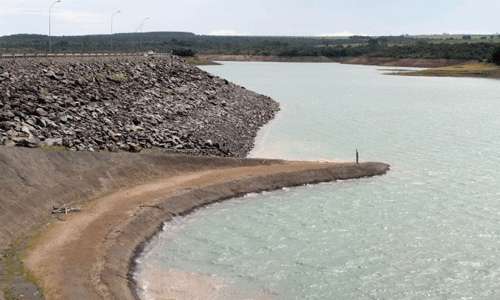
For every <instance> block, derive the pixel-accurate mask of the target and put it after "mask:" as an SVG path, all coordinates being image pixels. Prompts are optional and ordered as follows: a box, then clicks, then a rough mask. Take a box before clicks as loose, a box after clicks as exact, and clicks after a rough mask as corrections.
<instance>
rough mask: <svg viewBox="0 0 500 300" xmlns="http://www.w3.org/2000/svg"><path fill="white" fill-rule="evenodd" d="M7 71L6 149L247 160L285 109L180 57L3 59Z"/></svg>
mask: <svg viewBox="0 0 500 300" xmlns="http://www.w3.org/2000/svg"><path fill="white" fill-rule="evenodd" d="M171 60H172V63H170V61H171ZM41 61H43V63H41ZM44 68H45V69H44ZM0 70H1V74H0V77H1V78H8V79H10V80H4V81H0V138H1V139H0V140H1V143H2V144H15V145H18V146H25V147H34V146H36V145H39V144H42V145H54V146H59V145H63V146H64V147H66V148H67V149H69V150H71V151H131V152H139V151H142V150H143V149H148V148H152V147H158V148H165V149H169V150H175V151H178V152H183V153H192V154H206V155H220V156H244V155H245V154H246V153H248V151H249V150H250V149H251V147H252V145H253V139H254V137H255V135H256V133H257V130H258V129H259V127H260V126H262V125H263V124H265V123H266V122H268V121H269V120H271V119H272V118H273V116H274V114H275V113H276V111H277V110H278V105H277V103H276V102H274V101H272V100H271V99H270V98H268V97H266V96H261V95H258V94H256V93H253V92H251V91H247V90H244V89H242V88H240V87H238V86H236V85H234V84H232V83H230V82H228V81H225V80H223V79H220V78H217V77H214V76H212V75H209V74H207V73H205V72H203V71H201V70H199V69H198V68H196V67H193V66H190V65H187V64H185V63H184V62H183V61H182V60H181V59H180V58H177V57H174V58H171V57H167V58H166V59H165V58H140V57H136V58H120V59H114V58H57V59H52V60H50V61H48V60H44V59H26V60H1V61H0ZM40 70H41V71H40ZM19 78H22V80H18V79H19ZM110 78H111V79H112V80H110ZM36 137H37V138H40V139H41V140H43V142H37V140H36ZM14 140H15V141H14ZM213 140H217V141H218V142H219V143H220V145H224V146H219V144H218V143H214V142H213Z"/></svg>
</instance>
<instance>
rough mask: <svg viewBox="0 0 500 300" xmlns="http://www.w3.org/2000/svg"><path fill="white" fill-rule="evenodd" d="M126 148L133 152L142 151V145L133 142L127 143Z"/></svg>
mask: <svg viewBox="0 0 500 300" xmlns="http://www.w3.org/2000/svg"><path fill="white" fill-rule="evenodd" d="M127 145H128V150H129V151H130V152H134V153H138V152H141V151H142V147H141V146H139V145H137V144H134V143H128V144H127Z"/></svg>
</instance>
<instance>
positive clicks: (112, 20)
mask: <svg viewBox="0 0 500 300" xmlns="http://www.w3.org/2000/svg"><path fill="white" fill-rule="evenodd" d="M121 13H122V11H121V10H117V11H115V12H114V13H113V14H111V26H110V27H111V31H110V33H111V36H110V38H109V41H110V43H111V51H113V22H114V21H115V16H116V15H118V14H121Z"/></svg>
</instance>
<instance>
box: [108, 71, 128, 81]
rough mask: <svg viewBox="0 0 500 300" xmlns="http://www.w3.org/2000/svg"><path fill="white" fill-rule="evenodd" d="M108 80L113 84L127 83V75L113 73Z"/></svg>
mask: <svg viewBox="0 0 500 300" xmlns="http://www.w3.org/2000/svg"><path fill="white" fill-rule="evenodd" d="M109 79H110V80H112V81H114V82H124V81H127V79H128V77H127V74H125V73H122V72H119V73H114V74H111V76H109Z"/></svg>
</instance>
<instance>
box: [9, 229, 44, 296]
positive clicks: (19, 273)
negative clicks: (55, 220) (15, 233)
mask: <svg viewBox="0 0 500 300" xmlns="http://www.w3.org/2000/svg"><path fill="white" fill-rule="evenodd" d="M35 238H36V237H30V238H26V237H23V238H19V239H17V240H16V241H14V242H13V243H12V244H11V246H10V247H9V248H8V249H7V250H5V251H4V252H3V253H2V254H1V255H2V257H1V259H0V265H1V271H2V272H3V274H2V276H1V277H0V279H1V280H0V286H1V287H2V292H3V294H4V296H5V299H6V300H18V299H22V298H23V297H22V296H21V295H19V294H18V293H19V292H16V289H15V282H18V281H19V280H21V281H23V282H27V283H30V284H32V285H34V286H35V287H34V289H38V292H39V293H42V291H41V289H40V288H38V287H39V285H38V280H37V279H36V278H35V276H33V274H31V272H29V271H28V270H27V269H26V267H25V266H24V263H23V259H24V255H25V253H26V251H27V250H28V249H29V248H31V247H32V243H33V242H34V239H35Z"/></svg>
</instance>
